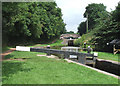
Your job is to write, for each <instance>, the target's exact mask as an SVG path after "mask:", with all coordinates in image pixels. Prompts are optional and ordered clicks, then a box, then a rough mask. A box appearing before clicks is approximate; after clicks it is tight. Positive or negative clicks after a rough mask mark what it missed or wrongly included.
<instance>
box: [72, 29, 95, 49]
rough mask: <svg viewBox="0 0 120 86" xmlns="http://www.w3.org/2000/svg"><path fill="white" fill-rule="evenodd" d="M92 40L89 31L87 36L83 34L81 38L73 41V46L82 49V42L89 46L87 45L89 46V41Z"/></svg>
mask: <svg viewBox="0 0 120 86" xmlns="http://www.w3.org/2000/svg"><path fill="white" fill-rule="evenodd" d="M92 38H94V36H93V32H92V31H91V32H89V33H87V34H83V35H82V36H81V38H79V39H77V40H75V41H74V44H75V46H80V47H84V42H86V43H87V45H89V44H90V40H91V39H92Z"/></svg>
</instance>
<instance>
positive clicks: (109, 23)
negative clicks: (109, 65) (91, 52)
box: [78, 3, 120, 52]
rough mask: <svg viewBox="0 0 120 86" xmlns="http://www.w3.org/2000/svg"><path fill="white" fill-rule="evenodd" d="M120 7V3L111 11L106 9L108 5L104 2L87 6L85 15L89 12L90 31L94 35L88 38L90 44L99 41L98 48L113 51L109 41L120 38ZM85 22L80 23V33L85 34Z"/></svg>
mask: <svg viewBox="0 0 120 86" xmlns="http://www.w3.org/2000/svg"><path fill="white" fill-rule="evenodd" d="M119 7H120V4H119V3H118V6H117V7H116V9H115V10H114V11H112V12H110V13H109V12H107V11H106V10H105V8H106V7H105V6H104V5H103V4H90V5H88V6H87V7H86V12H85V13H84V17H86V16H85V15H86V13H88V15H89V17H88V21H89V24H90V25H89V32H90V33H91V34H92V35H93V37H92V39H91V38H90V37H89V36H88V37H86V39H88V38H90V40H89V41H88V42H89V43H90V44H93V43H98V45H96V50H100V51H109V52H112V46H107V43H108V42H110V41H112V40H114V39H120V21H119V13H120V12H119V11H120V9H119ZM84 23H85V22H84ZM84 23H83V22H82V23H81V24H80V25H79V29H78V32H79V33H80V34H84V32H83V33H82V31H84V29H85V28H84V27H85V25H84ZM82 26H83V27H82ZM88 34H89V33H88ZM88 34H86V35H88ZM86 39H85V40H86ZM85 40H83V41H85Z"/></svg>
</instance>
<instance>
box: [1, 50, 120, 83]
mask: <svg viewBox="0 0 120 86" xmlns="http://www.w3.org/2000/svg"><path fill="white" fill-rule="evenodd" d="M37 54H44V53H38V52H19V51H14V52H13V53H11V54H9V55H8V56H5V58H12V59H13V58H26V59H25V60H24V61H15V60H14V61H13V60H10V61H3V63H2V73H3V75H2V80H3V84H118V79H116V78H114V77H112V76H108V75H105V74H102V73H99V72H97V71H94V70H91V69H89V68H86V67H83V66H80V65H77V64H74V63H68V62H66V61H65V60H56V59H51V58H47V57H45V56H42V57H40V56H37Z"/></svg>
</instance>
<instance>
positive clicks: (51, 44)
mask: <svg viewBox="0 0 120 86" xmlns="http://www.w3.org/2000/svg"><path fill="white" fill-rule="evenodd" d="M62 41H63V40H57V41H56V42H55V43H48V44H35V45H33V46H29V47H39V46H47V45H50V46H64V45H63V44H61V42H62Z"/></svg>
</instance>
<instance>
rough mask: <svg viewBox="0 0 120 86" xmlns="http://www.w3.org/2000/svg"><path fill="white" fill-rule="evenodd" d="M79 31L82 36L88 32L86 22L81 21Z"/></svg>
mask: <svg viewBox="0 0 120 86" xmlns="http://www.w3.org/2000/svg"><path fill="white" fill-rule="evenodd" d="M78 33H79V34H80V35H81V36H82V35H83V34H85V33H86V22H81V23H80V24H79V26H78Z"/></svg>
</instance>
